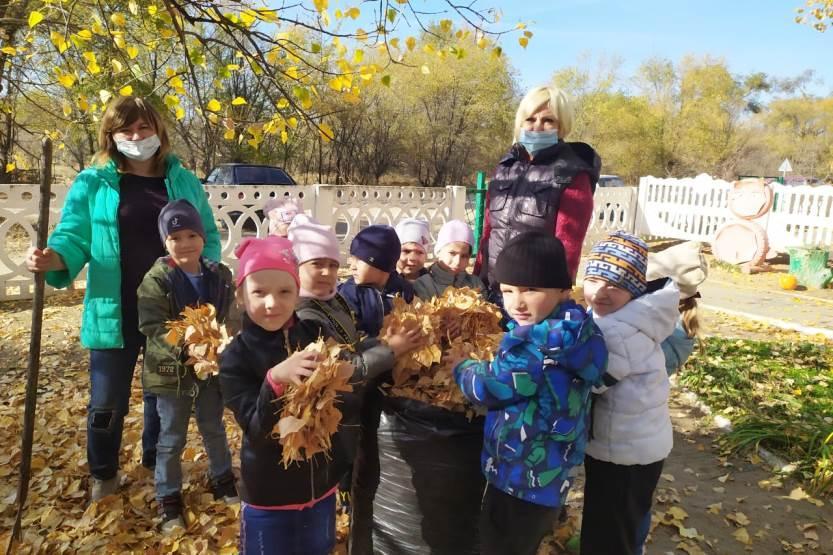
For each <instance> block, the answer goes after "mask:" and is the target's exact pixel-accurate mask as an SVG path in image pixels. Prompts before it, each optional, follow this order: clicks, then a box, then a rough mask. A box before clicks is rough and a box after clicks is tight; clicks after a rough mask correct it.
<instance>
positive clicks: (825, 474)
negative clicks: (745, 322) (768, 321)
mask: <svg viewBox="0 0 833 555" xmlns="http://www.w3.org/2000/svg"><path fill="white" fill-rule="evenodd" d="M832 351H833V349H831V347H830V346H829V345H818V344H812V343H786V342H767V341H748V340H734V339H732V340H728V339H721V338H715V337H712V338H709V339H707V340H706V341H705V342H704V348H703V350H702V351H701V352H700V353H697V354H696V355H694V356H692V358H691V359H690V360H689V362H688V364H687V365H686V367H685V369H684V370H683V371H682V374H681V376H680V383H681V384H682V385H683V386H685V387H687V388H688V389H691V390H693V391H695V392H697V394H698V395H699V396H700V397H701V398H702V399H703V400H704V401H705V402H706V404H707V405H709V406H710V407H712V409H714V410H716V411H718V412H720V413H722V414H725V415H726V416H727V417H729V418H730V419H731V420H732V423H733V427H734V429H733V431H732V432H731V433H729V434H728V435H727V436H726V437H725V440H724V441H725V442H726V444H727V445H728V446H729V447H730V448H731V449H733V450H746V449H751V448H754V447H756V446H758V445H761V446H763V447H766V448H767V449H769V450H770V451H772V452H774V453H776V454H778V455H780V456H781V457H782V458H785V459H787V460H788V461H790V462H794V463H796V464H797V471H798V472H800V473H801V475H802V477H803V478H804V479H805V480H807V482H808V483H809V486H810V488H811V489H813V490H814V491H815V492H817V493H828V494H830V493H833V352H832Z"/></svg>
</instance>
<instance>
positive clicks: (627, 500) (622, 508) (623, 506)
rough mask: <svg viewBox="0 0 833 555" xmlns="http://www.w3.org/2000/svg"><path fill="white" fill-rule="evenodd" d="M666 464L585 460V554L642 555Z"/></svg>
mask: <svg viewBox="0 0 833 555" xmlns="http://www.w3.org/2000/svg"><path fill="white" fill-rule="evenodd" d="M664 462H665V461H659V462H655V463H651V464H646V465H639V464H634V465H627V466H626V465H620V464H614V463H610V462H605V461H600V460H598V459H594V458H593V457H590V456H587V457H585V458H584V471H585V476H586V477H585V482H584V512H583V513H582V519H581V552H582V553H592V554H593V555H634V554H637V553H641V544H642V542H644V539H645V538H644V536H643V532H644V530H643V528H644V522H645V518H646V515H648V514H650V512H651V503H652V500H653V497H654V490H655V489H656V487H657V482H659V476H660V474H661V473H662V465H663V463H664Z"/></svg>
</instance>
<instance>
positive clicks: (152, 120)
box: [94, 96, 171, 171]
mask: <svg viewBox="0 0 833 555" xmlns="http://www.w3.org/2000/svg"><path fill="white" fill-rule="evenodd" d="M139 119H143V120H145V122H147V124H148V125H150V126H151V127H153V130H154V131H155V132H156V136H157V137H159V142H160V143H161V146H160V147H159V151H158V152H157V153H156V154H155V155H154V157H153V160H154V168H155V169H156V170H164V169H165V158H166V157H167V156H168V153H169V152H170V151H171V143H170V140H169V139H168V130H167V128H166V127H165V121H164V120H163V119H162V116H161V115H160V114H159V112H157V111H156V109H155V108H154V107H153V106H151V105H150V103H149V102H147V101H145V100H144V99H143V98H139V97H138V96H120V97H118V98H116V99H114V100H113V101H112V102H110V104H109V105H108V106H107V110H106V111H105V112H104V116H103V117H102V118H101V125H100V126H99V128H98V152H96V154H95V158H94V160H95V163H96V164H100V165H103V164H106V163H107V162H109V161H110V160H113V161H114V162H115V163H116V166H117V167H118V168H119V170H120V171H126V170H127V158H126V157H125V156H124V155H123V154H122V153H121V152H119V151H118V149H117V148H116V141H114V140H113V132H114V131H118V130H119V129H121V128H123V127H126V126H129V125H132V124H133V123H135V122H136V121H137V120H139Z"/></svg>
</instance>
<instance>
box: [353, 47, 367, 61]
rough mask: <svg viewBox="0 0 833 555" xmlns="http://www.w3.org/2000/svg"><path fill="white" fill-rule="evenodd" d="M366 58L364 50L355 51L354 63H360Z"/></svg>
mask: <svg viewBox="0 0 833 555" xmlns="http://www.w3.org/2000/svg"><path fill="white" fill-rule="evenodd" d="M363 59H364V50H356V51H355V52H353V63H354V64H360V63H362V60H363Z"/></svg>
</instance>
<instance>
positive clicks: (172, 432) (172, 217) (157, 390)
mask: <svg viewBox="0 0 833 555" xmlns="http://www.w3.org/2000/svg"><path fill="white" fill-rule="evenodd" d="M158 224H159V235H160V237H161V238H162V241H163V242H164V243H165V248H166V249H167V251H168V256H164V257H162V258H160V259H158V260H157V261H156V263H154V265H153V266H152V267H151V269H150V270H148V273H147V274H145V277H144V279H143V280H142V283H141V285H139V289H138V308H139V330H140V331H141V332H142V333H143V334H145V335H146V336H147V345H146V347H145V355H144V367H143V369H142V386H143V388H144V390H145V392H146V393H152V394H154V395H156V396H157V401H156V404H157V408H158V410H159V418H160V423H161V432H160V434H159V443H158V445H157V455H156V468H155V470H154V479H155V481H156V500H157V502H158V503H159V511H160V513H161V515H162V524H161V529H162V531H163V532H170V531H172V530H173V529H174V528H175V527H177V526H180V527H183V528H184V526H185V522H184V520H183V517H182V515H183V505H182V494H181V490H182V464H181V458H182V451H183V449H184V448H185V440H186V436H187V434H188V421H189V420H190V419H191V412H192V409H193V410H194V412H195V413H196V418H197V422H198V424H199V430H200V434H201V435H202V439H203V444H204V445H205V451H206V453H207V454H208V462H209V478H210V483H211V490H212V493H213V494H214V498H215V499H223V500H224V501H225V502H227V503H234V502H237V501H239V498H238V497H237V489H236V487H235V484H234V475H233V474H232V471H231V452H230V451H229V447H228V440H227V438H226V429H225V426H224V425H223V400H222V397H221V396H220V386H219V382H218V379H217V377H216V376H208V377H207V378H205V379H200V378H198V377H197V376H196V374H195V373H194V369H193V367H191V366H187V365H186V364H185V360H186V359H187V358H188V357H187V356H186V355H185V353H184V352H183V349H182V346H181V345H176V346H172V345H169V344H168V343H167V342H166V341H165V336H166V335H167V333H168V330H167V328H166V326H165V323H166V322H168V321H170V320H176V319H178V318H179V315H180V313H181V312H182V309H184V308H185V307H186V306H197V305H201V304H206V303H210V304H212V305H213V306H214V308H215V310H216V318H217V322H218V323H219V324H222V323H224V322H227V321H229V323H233V322H231V320H234V319H235V318H236V317H235V316H233V315H232V314H236V311H233V304H234V300H233V299H234V285H233V281H232V278H231V271H230V270H229V269H228V267H226V266H225V265H223V264H221V263H217V262H213V261H211V260H209V259H207V258H205V257H203V256H202V252H203V247H204V246H205V231H204V230H203V226H202V220H201V219H200V215H199V213H198V212H197V210H196V209H195V208H194V207H193V206H192V205H191V204H190V203H189V202H188V201H187V200H175V201H172V202H169V203H168V204H166V205H165V206H164V207H163V208H162V211H161V212H160V213H159V220H158Z"/></svg>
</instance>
